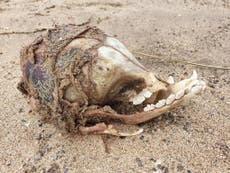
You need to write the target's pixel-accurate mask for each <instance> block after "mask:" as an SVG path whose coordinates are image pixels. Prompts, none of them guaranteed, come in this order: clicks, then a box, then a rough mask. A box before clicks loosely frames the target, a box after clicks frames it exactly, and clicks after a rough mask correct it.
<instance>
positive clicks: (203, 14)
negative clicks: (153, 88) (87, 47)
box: [0, 0, 230, 173]
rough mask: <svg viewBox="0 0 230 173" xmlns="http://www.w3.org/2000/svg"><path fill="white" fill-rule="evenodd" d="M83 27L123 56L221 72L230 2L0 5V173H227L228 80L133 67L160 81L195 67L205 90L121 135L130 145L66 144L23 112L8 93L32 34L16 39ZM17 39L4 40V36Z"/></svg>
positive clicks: (28, 0) (15, 95) (228, 61)
mask: <svg viewBox="0 0 230 173" xmlns="http://www.w3.org/2000/svg"><path fill="white" fill-rule="evenodd" d="M90 17H91V18H92V20H91V23H90V24H91V25H96V26H98V27H100V28H101V29H103V30H105V31H106V32H107V33H110V34H111V35H114V36H117V37H118V38H119V39H120V40H121V41H122V42H124V43H125V44H126V45H127V47H128V48H129V49H130V50H132V51H144V52H147V53H151V54H154V55H167V56H173V57H176V58H180V59H183V60H186V61H193V62H197V63H203V64H209V65H211V64H212V65H218V66H225V67H229V66H230V1H229V0H184V1H183V0H152V1H151V0H136V1H134V0H133V1H132V0H116V1H112V2H109V1H106V0H101V1H100V0H90V1H89V0H85V1H83V0H78V1H74V0H69V1H67V0H57V1H55V0H50V1H49V0H44V1H42V0H0V32H1V34H0V81H1V82H0V95H1V96H0V172H1V173H14V172H15V173H20V172H27V173H28V172H42V173H45V172H51V173H54V172H56V173H59V172H60V173H75V172H77V173H87V172H90V173H91V172H93V173H94V172H95V173H98V172H116V173H118V172H121V173H123V172H140V173H144V172H146V173H148V172H158V173H159V172H165V173H167V172H170V173H171V172H172V173H174V172H184V173H191V172H192V173H194V172H197V173H200V172H213V173H227V172H230V154H229V153H230V94H229V93H230V87H229V85H230V71H227V70H225V71H224V70H217V69H213V68H200V67H194V66H190V65H183V64H180V63H169V62H164V61H162V62H160V61H159V60H152V59H149V58H146V57H143V58H140V59H141V62H142V63H143V64H145V65H146V66H147V67H148V68H150V69H152V70H153V71H155V72H156V73H157V74H159V76H161V77H163V78H166V77H167V76H168V75H173V76H174V77H175V79H176V80H179V79H181V78H182V77H188V75H190V73H191V72H192V69H193V68H196V69H197V71H198V73H199V74H200V77H201V78H202V79H203V80H205V81H206V82H207V84H208V88H207V91H206V92H205V93H204V94H203V95H201V96H198V97H195V98H194V99H193V100H192V101H191V102H190V104H189V105H188V106H184V107H181V108H179V109H177V110H175V111H173V112H170V113H167V114H165V115H163V116H162V117H161V118H157V119H155V120H153V121H151V122H149V123H145V124H142V125H139V126H128V127H126V126H121V128H123V129H124V130H127V131H132V130H137V129H138V128H139V127H142V128H144V129H145V132H144V133H142V134H141V135H139V136H135V137H127V138H117V137H107V143H108V147H109V151H110V153H109V154H108V153H106V152H105V147H104V143H103V140H102V137H100V136H75V137H73V136H70V135H68V134H66V133H65V132H63V131H60V130H59V129H57V127H55V126H54V125H52V124H47V123H44V122H43V121H42V120H41V117H40V116H39V115H38V114H36V113H33V112H31V111H30V106H29V105H28V103H27V100H26V99H25V98H24V97H23V96H22V95H21V94H20V93H19V91H18V90H17V89H16V86H17V83H18V82H19V80H20V76H21V73H20V67H19V51H20V49H21V48H22V46H24V45H26V44H28V43H30V42H31V41H32V40H33V39H34V38H35V37H37V36H38V35H40V34H42V32H39V33H24V34H23V33H21V34H20V32H27V31H34V30H36V29H40V28H52V27H54V25H55V24H57V25H60V24H68V23H75V24H80V23H83V22H85V21H87V20H88V19H89V18H90ZM13 31H14V32H19V33H15V34H13V33H11V34H6V33H5V34H3V33H4V32H13Z"/></svg>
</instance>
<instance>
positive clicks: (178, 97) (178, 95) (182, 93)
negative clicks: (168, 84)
mask: <svg viewBox="0 0 230 173" xmlns="http://www.w3.org/2000/svg"><path fill="white" fill-rule="evenodd" d="M183 95H184V90H181V91H179V92H178V93H176V99H177V100H178V99H180V98H181V97H183Z"/></svg>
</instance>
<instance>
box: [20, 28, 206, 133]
mask: <svg viewBox="0 0 230 173" xmlns="http://www.w3.org/2000/svg"><path fill="white" fill-rule="evenodd" d="M21 67H22V71H23V79H22V82H21V83H20V85H19V89H20V90H21V91H23V93H25V94H27V95H28V96H29V97H30V98H31V99H30V100H31V104H32V106H33V108H34V110H36V111H39V112H45V113H46V115H47V113H49V116H50V117H57V119H62V120H65V122H67V123H66V125H67V126H71V128H73V129H74V128H78V129H80V131H81V132H82V133H85V134H88V133H109V134H114V135H126V134H122V133H120V132H118V131H116V130H115V129H114V128H113V127H112V126H111V125H109V126H107V125H105V124H104V123H105V122H106V123H108V122H110V121H112V120H114V121H119V122H121V123H126V124H138V123H142V122H145V121H148V120H150V119H152V118H154V117H156V116H158V115H160V114H162V113H164V112H167V111H169V110H170V109H172V108H174V107H176V106H177V105H179V104H180V103H181V102H182V101H183V100H184V99H185V98H187V97H189V96H191V95H193V94H198V93H200V92H201V91H202V90H204V88H205V83H204V82H203V81H200V80H198V78H197V74H196V72H195V71H194V72H193V75H192V77H191V78H189V79H185V80H182V81H180V82H178V83H174V81H173V78H172V77H170V78H169V80H168V81H163V80H161V79H158V78H157V77H156V76H155V75H154V73H153V72H151V71H149V70H148V69H146V68H145V67H144V66H143V65H141V64H140V63H139V62H138V61H137V59H136V58H135V57H134V56H133V55H132V54H131V53H130V52H129V51H128V50H127V49H126V47H125V46H124V45H123V44H122V43H121V42H120V41H118V40H117V39H115V38H113V37H110V36H107V35H106V34H104V33H103V32H102V31H101V30H99V29H97V28H95V27H87V26H71V25H68V26H63V27H60V28H56V29H53V30H49V31H48V34H47V35H46V36H44V37H40V38H38V39H37V40H35V41H34V42H33V43H32V44H31V45H29V46H28V47H26V48H24V49H23V50H22V52H21ZM98 123H99V124H98ZM89 124H90V125H92V124H93V125H94V126H91V127H87V126H88V125H89ZM80 126H81V127H80Z"/></svg>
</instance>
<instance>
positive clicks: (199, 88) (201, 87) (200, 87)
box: [191, 85, 203, 94]
mask: <svg viewBox="0 0 230 173" xmlns="http://www.w3.org/2000/svg"><path fill="white" fill-rule="evenodd" d="M202 89H203V86H200V85H198V86H194V87H192V88H191V92H192V93H193V94H199V93H200V92H201V91H202Z"/></svg>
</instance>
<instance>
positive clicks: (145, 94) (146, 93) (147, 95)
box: [143, 90, 152, 98]
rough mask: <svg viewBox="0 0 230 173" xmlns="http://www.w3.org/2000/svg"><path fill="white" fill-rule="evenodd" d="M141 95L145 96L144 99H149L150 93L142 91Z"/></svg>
mask: <svg viewBox="0 0 230 173" xmlns="http://www.w3.org/2000/svg"><path fill="white" fill-rule="evenodd" d="M143 95H144V96H145V98H149V97H151V95H152V93H151V92H150V91H149V90H145V91H143Z"/></svg>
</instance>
